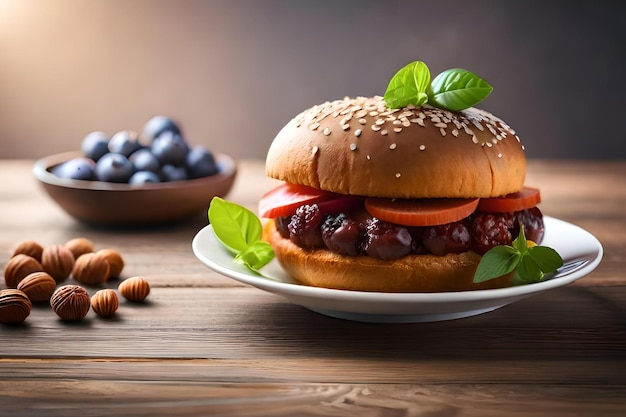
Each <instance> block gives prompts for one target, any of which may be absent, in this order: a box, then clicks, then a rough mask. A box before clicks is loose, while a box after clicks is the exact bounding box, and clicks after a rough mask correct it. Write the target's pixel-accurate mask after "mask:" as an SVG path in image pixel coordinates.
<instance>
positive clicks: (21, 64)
mask: <svg viewBox="0 0 626 417" xmlns="http://www.w3.org/2000/svg"><path fill="white" fill-rule="evenodd" d="M625 45H626V2H622V1H594V2H591V1H546V0H544V1H528V0H527V1H478V0H468V1H453V0H443V1H420V0H411V1H404V0H396V1H353V0H343V1H341V0H335V1H327V0H318V1H312V0H311V1H295V0H292V1H287V0H284V1H277V0H249V1H243V0H240V1H235V0H231V1H209V0H207V1H201V0H181V1H173V0H172V1H167V0H161V1H159V0H155V1H148V0H133V1H126V0H91V1H85V0H0V158H37V157H41V156H44V155H47V154H51V153H56V152H64V151H68V150H77V149H79V147H80V142H81V140H82V138H83V137H84V136H85V134H87V133H88V132H90V131H93V130H104V131H105V132H107V133H109V134H111V135H112V134H114V133H115V132H116V131H119V130H136V131H141V129H142V127H143V124H144V123H145V122H146V121H147V120H148V118H149V117H151V116H153V115H156V114H164V115H167V116H170V117H172V118H174V119H176V120H177V121H178V122H179V124H180V125H181V127H182V128H183V131H184V134H185V137H186V139H187V140H188V141H189V142H190V143H192V144H194V145H205V146H207V147H209V148H211V149H213V150H214V151H216V152H225V153H229V154H231V155H233V156H235V157H237V158H264V157H265V154H266V151H267V148H268V146H269V144H270V142H271V141H272V139H273V137H274V135H275V134H276V133H277V132H278V130H279V129H280V128H281V127H282V125H283V124H285V123H286V122H287V121H288V120H289V119H290V118H291V117H293V116H294V115H295V114H297V113H299V112H300V111H301V110H303V109H305V108H307V107H310V106H312V105H314V104H317V103H320V102H323V101H326V100H333V99H337V98H341V97H343V96H355V95H374V94H383V93H384V91H385V88H386V86H387V82H388V81H389V79H390V77H391V76H392V75H393V74H394V73H395V72H396V70H398V69H399V68H400V67H402V66H404V65H405V64H406V63H408V62H410V61H414V60H418V59H419V60H422V61H425V62H426V63H427V64H428V65H429V67H430V69H431V72H432V73H434V74H437V73H439V72H440V71H442V70H444V69H447V68H450V67H462V68H465V69H469V70H471V71H474V72H476V73H478V74H479V75H481V76H482V77H483V78H485V79H487V80H488V81H489V82H490V83H491V84H492V85H493V86H494V92H493V93H492V95H491V96H490V97H489V98H488V99H487V100H485V101H484V102H483V103H482V104H481V105H480V107H482V108H484V109H486V110H488V111H491V112H493V113H495V114H496V115H498V116H500V117H501V118H503V119H505V120H506V121H507V122H508V123H509V124H510V125H511V126H512V127H513V128H514V129H515V130H516V131H517V132H518V134H519V135H520V136H521V138H522V140H523V142H524V143H525V144H526V148H527V155H528V156H529V157H532V158H546V159H551V158H552V159H554V158H572V159H573V158H576V159H583V158H585V159H608V158H611V159H616V158H626V144H625V143H626V134H625V133H624V132H625V131H626V129H624V128H623V119H624V113H622V111H623V110H624V102H625V100H624V99H625V94H626V88H625V87H624V86H625V85H626V56H625V49H626V48H625Z"/></svg>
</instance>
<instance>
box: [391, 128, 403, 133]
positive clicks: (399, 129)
mask: <svg viewBox="0 0 626 417" xmlns="http://www.w3.org/2000/svg"><path fill="white" fill-rule="evenodd" d="M393 131H394V132H396V133H400V132H402V128H401V127H394V128H393Z"/></svg>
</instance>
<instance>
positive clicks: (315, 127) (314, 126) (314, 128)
mask: <svg viewBox="0 0 626 417" xmlns="http://www.w3.org/2000/svg"><path fill="white" fill-rule="evenodd" d="M318 127H320V124H319V123H317V122H315V123H313V124H312V125H311V126H310V128H311V130H316V129H317V128H318Z"/></svg>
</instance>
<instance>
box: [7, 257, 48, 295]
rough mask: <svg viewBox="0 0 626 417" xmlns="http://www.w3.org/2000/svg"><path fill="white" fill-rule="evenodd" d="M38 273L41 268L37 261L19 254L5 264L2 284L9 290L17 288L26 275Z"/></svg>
mask: <svg viewBox="0 0 626 417" xmlns="http://www.w3.org/2000/svg"><path fill="white" fill-rule="evenodd" d="M39 271H43V266H42V265H41V264H40V263H39V261H38V260H37V259H35V258H33V257H31V256H28V255H24V254H23V253H19V254H17V255H15V256H14V257H12V258H11V259H9V262H7V265H6V267H5V268H4V282H5V283H6V284H7V287H9V288H17V284H19V283H20V281H21V280H23V279H24V278H25V277H26V275H28V274H32V273H33V272H39Z"/></svg>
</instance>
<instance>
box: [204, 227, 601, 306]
mask: <svg viewBox="0 0 626 417" xmlns="http://www.w3.org/2000/svg"><path fill="white" fill-rule="evenodd" d="M546 221H547V222H548V223H560V224H561V226H563V227H568V228H573V229H576V231H577V232H582V233H584V234H586V235H587V237H588V238H589V242H590V249H591V250H590V251H589V253H590V254H592V255H595V257H594V258H593V259H592V260H591V261H590V262H588V263H587V264H585V265H584V266H582V267H580V268H578V269H576V270H575V271H573V272H572V273H570V274H567V275H564V276H561V277H557V278H554V279H551V280H546V281H541V282H538V283H533V284H525V285H519V286H513V287H505V288H495V289H484V290H471V291H450V292H433V293H425V292H411V293H386V292H374V291H372V292H368V291H353V290H341V289H334V288H321V287H313V286H308V285H303V284H298V283H289V282H284V281H280V280H276V279H273V278H271V277H267V276H263V275H258V276H257V275H254V274H253V273H252V272H251V271H247V270H244V269H241V270H239V269H238V268H236V267H237V264H235V263H233V268H227V267H224V266H222V265H221V264H219V263H217V262H216V261H213V260H211V259H210V258H208V257H207V256H206V255H205V254H202V253H200V250H199V248H198V245H199V243H200V241H201V240H202V239H205V238H206V236H207V235H208V236H209V238H211V237H212V238H213V239H214V240H215V241H216V242H217V243H220V242H219V241H218V240H217V238H216V237H215V235H214V233H213V231H212V226H211V225H210V224H209V225H207V226H205V227H203V228H202V229H201V230H199V231H198V232H197V233H196V235H195V236H194V238H193V240H192V250H193V252H194V255H195V256H196V258H198V260H200V262H202V263H203V264H204V265H205V266H207V267H208V268H210V269H212V270H214V271H216V272H218V273H220V274H222V275H224V276H227V277H229V278H231V279H235V280H237V281H239V282H242V283H245V284H248V285H252V286H254V287H257V288H259V289H262V290H265V291H269V292H273V293H278V294H281V295H285V294H288V295H293V296H298V297H315V298H318V299H322V298H323V299H328V298H332V299H335V300H344V301H356V302H384V303H389V302H393V303H418V302H419V303H422V304H429V303H430V304H438V303H442V302H471V301H477V300H483V301H487V300H497V299H507V298H519V297H525V296H528V295H531V294H534V293H539V292H543V291H546V290H549V289H553V288H557V287H561V286H565V285H568V284H571V283H572V282H574V281H576V280H578V279H580V278H582V277H584V276H586V275H588V274H589V273H591V272H592V271H593V270H594V269H595V268H596V267H597V266H598V265H599V264H600V262H601V260H602V257H603V253H604V249H603V247H602V244H601V243H600V241H599V240H598V239H597V238H596V237H595V236H594V235H593V234H591V233H590V232H588V231H587V230H585V229H583V228H582V227H580V226H577V225H575V224H572V223H569V222H567V221H564V220H561V219H557V218H555V217H551V216H544V222H546ZM223 250H224V251H226V249H225V248H224V249H223ZM272 262H277V261H276V260H273V261H272ZM278 267H279V268H280V266H279V265H278ZM241 268H243V267H241ZM281 269H282V268H281Z"/></svg>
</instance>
